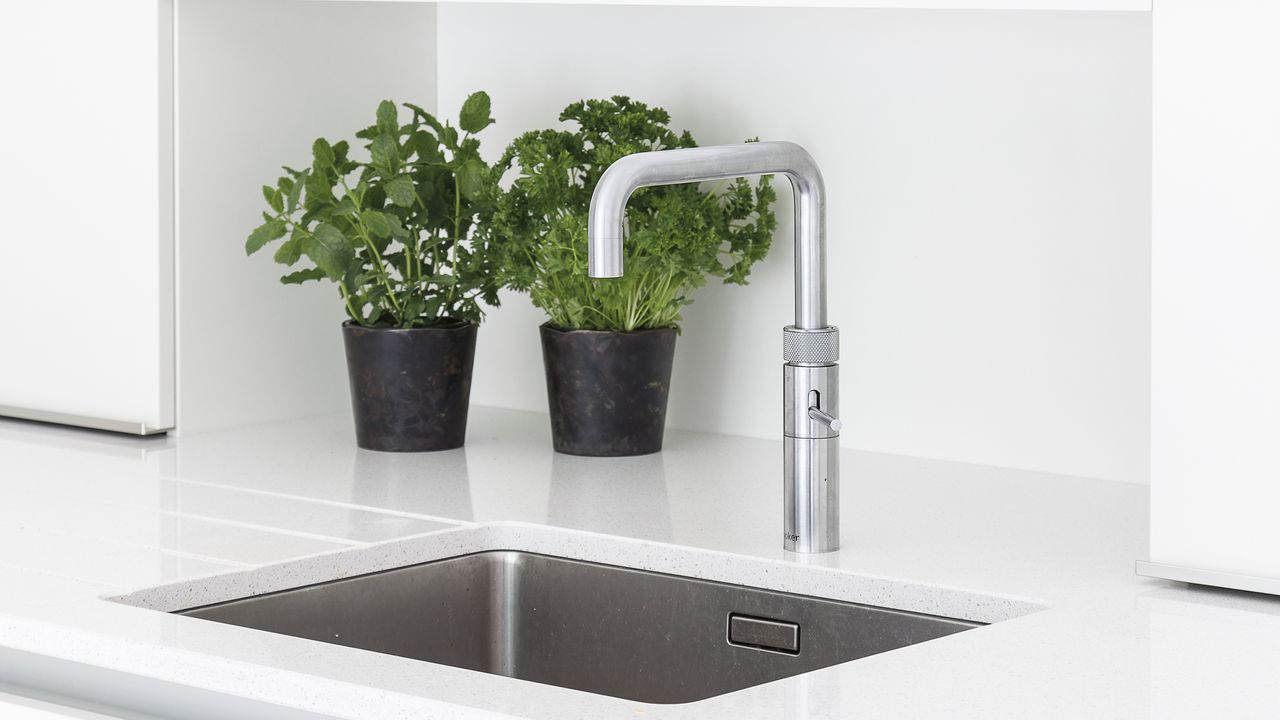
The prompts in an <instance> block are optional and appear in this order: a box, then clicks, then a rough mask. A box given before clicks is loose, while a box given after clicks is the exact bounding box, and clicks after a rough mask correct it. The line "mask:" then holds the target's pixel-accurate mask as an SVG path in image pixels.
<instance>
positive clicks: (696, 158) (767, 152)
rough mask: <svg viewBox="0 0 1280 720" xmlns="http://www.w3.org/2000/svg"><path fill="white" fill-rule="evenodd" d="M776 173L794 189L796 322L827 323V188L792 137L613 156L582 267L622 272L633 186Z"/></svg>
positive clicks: (807, 325) (600, 186)
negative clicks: (783, 176) (627, 212)
mask: <svg viewBox="0 0 1280 720" xmlns="http://www.w3.org/2000/svg"><path fill="white" fill-rule="evenodd" d="M774 174H777V175H785V176H787V179H788V180H790V181H791V188H792V194H793V195H794V197H795V220H796V222H795V271H796V275H795V303H796V308H795V309H796V319H795V325H796V327H797V328H800V329H804V330H816V329H820V328H825V327H827V283H826V191H825V188H824V186H823V183H822V173H821V172H819V170H818V165H817V163H815V162H814V160H813V157H812V156H810V155H809V153H808V152H806V151H805V149H804V148H802V147H800V146H799V145H797V144H795V143H791V142H756V143H743V144H741V145H711V146H708V147H699V148H682V149H679V150H656V151H653V152H643V153H636V154H634V155H627V156H626V157H623V158H621V159H620V160H618V161H617V162H615V163H613V164H612V165H610V166H609V169H608V170H606V171H605V172H604V174H603V175H602V176H601V177H600V181H599V182H598V183H597V184H596V188H595V192H594V193H593V194H592V196H591V213H590V218H589V221H588V225H587V228H588V229H587V255H588V261H587V267H588V272H589V273H590V275H591V276H592V277H598V278H606V277H619V276H621V275H622V272H623V239H624V237H625V234H626V206H627V200H628V199H629V198H630V197H631V193H633V192H635V191H636V190H637V189H638V188H642V187H648V186H652V185H675V184H679V183H689V182H704V181H707V180H724V179H730V178H736V177H743V176H750V175H774Z"/></svg>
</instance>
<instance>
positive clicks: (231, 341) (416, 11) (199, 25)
mask: <svg viewBox="0 0 1280 720" xmlns="http://www.w3.org/2000/svg"><path fill="white" fill-rule="evenodd" d="M434 38H435V6H434V5H431V4H416V3H366V2H331V3H329V2H307V1H305V0H178V53H179V63H178V76H179V83H180V92H179V94H178V165H179V171H178V173H179V178H178V193H179V207H180V216H179V221H178V222H179V241H178V242H179V247H178V252H179V266H178V277H179V288H178V307H179V311H178V328H179V335H178V355H179V377H178V390H179V394H178V424H179V430H180V431H181V432H184V433H192V432H200V431H205V430H212V429H219V428H225V427H231V426H235V425H245V424H253V423H258V422H266V421H270V420H275V419H281V418H287V417H299V416H305V415H310V414H314V413H320V412H332V411H336V410H341V409H343V408H346V407H348V406H349V400H348V395H347V379H346V365H345V361H344V359H343V350H342V340H341V333H340V330H339V324H340V323H341V321H342V319H343V313H342V306H341V301H340V300H339V299H338V295H337V291H336V290H335V289H334V288H333V286H332V285H328V284H325V285H319V284H314V283H312V284H308V285H306V286H301V287H298V286H289V287H285V286H282V285H280V284H279V282H278V281H277V278H279V276H280V275H282V274H284V273H285V272H287V271H286V270H285V268H284V267H283V266H280V265H276V264H275V263H273V262H272V261H271V252H272V250H270V249H269V250H265V251H263V252H262V253H260V254H259V255H255V256H253V257H249V258H246V257H245V253H244V239H245V236H246V235H247V234H248V232H249V231H250V230H251V229H253V227H254V226H255V225H256V224H258V223H259V222H261V220H260V213H261V211H262V209H263V206H264V203H263V200H262V195H261V193H260V191H259V188H260V187H261V186H262V185H263V184H274V182H275V178H276V177H277V176H278V175H279V174H280V166H281V165H286V164H287V165H292V166H295V167H302V166H305V165H307V164H308V163H309V162H310V161H309V158H310V148H311V142H312V140H314V139H315V138H316V137H318V136H322V135H323V136H325V137H329V138H339V137H342V138H348V139H354V138H352V134H353V133H354V132H355V131H356V130H359V129H360V128H362V127H365V126H366V125H369V124H371V122H372V120H373V114H374V110H375V108H376V107H377V104H378V102H379V101H380V100H382V99H386V98H390V99H395V100H398V101H411V102H416V103H419V104H422V105H424V106H426V107H428V108H429V107H431V106H433V105H434V101H435V92H436V88H435V45H434Z"/></svg>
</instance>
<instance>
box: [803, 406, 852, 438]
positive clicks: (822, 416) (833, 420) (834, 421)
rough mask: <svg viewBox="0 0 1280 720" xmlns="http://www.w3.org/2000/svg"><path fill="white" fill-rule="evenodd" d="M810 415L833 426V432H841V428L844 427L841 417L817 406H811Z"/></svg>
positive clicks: (828, 425) (830, 426) (824, 423)
mask: <svg viewBox="0 0 1280 720" xmlns="http://www.w3.org/2000/svg"><path fill="white" fill-rule="evenodd" d="M809 417H810V418H813V419H814V420H817V421H818V422H820V423H822V424H823V425H826V426H827V427H829V428H831V432H840V428H842V427H844V422H842V421H841V420H840V418H838V417H836V416H835V415H832V414H831V413H829V412H825V411H823V410H820V409H818V408H816V407H811V408H809Z"/></svg>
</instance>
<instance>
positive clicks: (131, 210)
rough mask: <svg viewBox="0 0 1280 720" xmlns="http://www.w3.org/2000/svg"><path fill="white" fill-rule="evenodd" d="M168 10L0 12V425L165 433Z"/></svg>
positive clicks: (161, 4) (38, 6) (94, 6)
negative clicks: (0, 420)
mask: <svg viewBox="0 0 1280 720" xmlns="http://www.w3.org/2000/svg"><path fill="white" fill-rule="evenodd" d="M172 12H173V7H172V0H112V1H111V2H102V0H40V1H38V2H5V3H0V68H2V69H0V76H2V77H3V84H2V86H0V199H2V201H3V206H4V214H3V221H2V222H0V309H2V310H3V314H4V327H3V330H0V415H12V416H19V417H30V418H36V419H43V420H53V421H58V422H67V423H71V424H79V425H87V426H93V427H104V428H109V429H115V430H123V431H128V432H140V433H141V432H154V431H158V430H162V429H166V428H169V427H171V426H172V425H173V418H174V378H173V375H174V370H173V354H174V339H173V312H174V305H173V151H172V148H173V132H172V128H173V122H172V117H173V112H172V94H173V93H172V86H173V84H172V69H173V63H172V57H173V52H172V37H173V32H172Z"/></svg>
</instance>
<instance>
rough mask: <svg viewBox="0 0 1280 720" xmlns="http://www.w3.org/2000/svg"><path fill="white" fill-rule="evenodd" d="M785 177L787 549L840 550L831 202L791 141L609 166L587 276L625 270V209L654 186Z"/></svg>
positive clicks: (592, 225) (659, 155) (638, 158)
mask: <svg viewBox="0 0 1280 720" xmlns="http://www.w3.org/2000/svg"><path fill="white" fill-rule="evenodd" d="M773 174H777V175H785V176H786V177H787V178H788V180H790V181H791V188H792V193H793V195H794V197H795V220H796V223H795V324H794V325H788V326H787V327H785V328H783V360H784V364H783V366H782V368H783V403H782V405H783V421H782V436H783V438H782V439H783V485H784V510H783V548H784V549H786V550H790V551H792V552H802V553H811V552H829V551H831V550H836V549H838V548H839V545H840V467H839V462H840V452H839V442H840V440H839V438H840V427H841V422H840V420H839V415H840V412H839V411H840V392H839V366H838V365H837V364H836V363H837V361H838V360H839V354H840V339H839V331H838V330H837V329H836V328H835V327H832V326H829V325H827V295H826V292H827V286H826V237H825V236H826V197H825V190H824V188H823V183H822V173H821V172H819V170H818V166H817V164H816V163H815V162H814V161H813V158H812V157H811V156H810V155H809V153H808V152H806V151H805V150H804V148H802V147H800V146H799V145H796V144H795V143H790V142H757V143H745V144H742V145H714V146H709V147H700V148H684V149H679V150H658V151H653V152H642V153H636V154H634V155H628V156H626V157H623V158H621V159H619V160H618V161H617V162H615V163H613V164H612V165H610V166H609V169H608V170H606V171H605V172H604V174H603V175H602V176H601V177H600V181H599V183H597V184H596V188H595V192H594V194H593V195H592V196H591V214H590V218H589V221H588V226H587V227H588V230H587V235H588V243H587V244H588V260H587V265H588V272H589V273H590V275H591V276H592V277H598V278H609V277H619V276H621V275H622V272H623V239H624V236H625V232H626V205H627V200H628V199H629V198H630V197H631V193H632V192H634V191H635V190H636V189H638V188H642V187H646V186H650V185H674V184H678V183H688V182H703V181H707V180H724V179H730V178H736V177H742V176H750V175H773Z"/></svg>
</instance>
